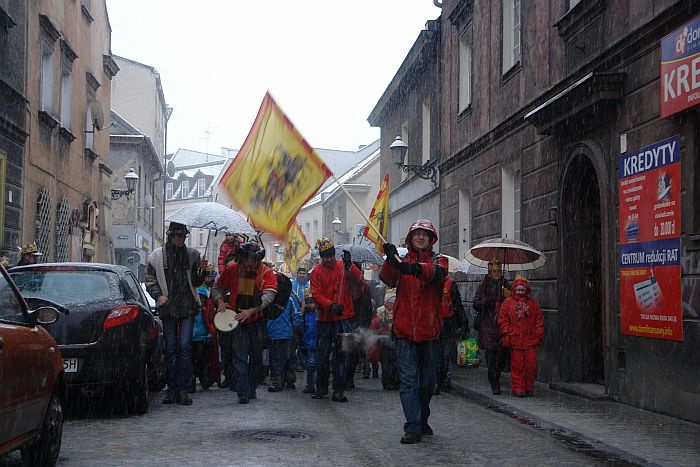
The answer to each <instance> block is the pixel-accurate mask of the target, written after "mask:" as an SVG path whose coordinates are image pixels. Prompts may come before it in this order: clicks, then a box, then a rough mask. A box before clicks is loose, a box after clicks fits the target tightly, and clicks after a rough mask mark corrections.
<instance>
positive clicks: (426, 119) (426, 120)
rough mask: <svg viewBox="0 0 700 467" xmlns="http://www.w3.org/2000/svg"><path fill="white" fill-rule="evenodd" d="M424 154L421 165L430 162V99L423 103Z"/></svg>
mask: <svg viewBox="0 0 700 467" xmlns="http://www.w3.org/2000/svg"><path fill="white" fill-rule="evenodd" d="M422 136H423V148H422V149H423V152H422V154H421V163H423V164H425V163H426V162H428V161H429V160H430V99H429V98H428V99H426V100H424V101H423V132H422Z"/></svg>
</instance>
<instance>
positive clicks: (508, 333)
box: [498, 275, 544, 397]
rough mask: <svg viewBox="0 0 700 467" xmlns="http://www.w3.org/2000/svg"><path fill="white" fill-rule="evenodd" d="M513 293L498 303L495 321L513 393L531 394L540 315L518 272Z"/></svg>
mask: <svg viewBox="0 0 700 467" xmlns="http://www.w3.org/2000/svg"><path fill="white" fill-rule="evenodd" d="M511 290H512V291H513V294H512V296H511V297H510V298H507V299H506V300H505V301H504V302H503V304H502V305H501V311H500V313H499V315H498V325H499V327H500V330H501V336H502V341H501V343H502V344H503V346H504V347H509V348H510V378H511V388H512V392H513V396H515V397H527V396H532V395H533V392H532V390H533V388H534V386H535V379H537V347H538V346H539V345H540V342H542V338H543V337H544V316H543V315H542V310H541V309H540V306H539V305H538V304H537V302H536V301H535V299H534V298H531V297H530V284H528V282H527V279H526V278H525V277H524V276H522V275H518V276H516V278H515V282H513V287H512V289H511Z"/></svg>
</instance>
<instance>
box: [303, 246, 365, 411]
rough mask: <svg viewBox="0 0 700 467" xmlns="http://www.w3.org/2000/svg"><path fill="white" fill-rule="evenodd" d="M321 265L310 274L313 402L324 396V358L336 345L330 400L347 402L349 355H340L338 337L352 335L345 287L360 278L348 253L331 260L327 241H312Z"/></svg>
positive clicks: (349, 299) (331, 248) (326, 374)
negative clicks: (313, 324)
mask: <svg viewBox="0 0 700 467" xmlns="http://www.w3.org/2000/svg"><path fill="white" fill-rule="evenodd" d="M316 246H317V247H318V252H319V255H320V256H321V264H319V265H318V266H316V267H315V268H314V269H313V271H311V295H312V296H313V298H314V301H315V302H316V320H317V327H316V332H317V337H316V370H317V372H316V373H317V381H316V392H315V393H314V395H313V396H311V397H313V398H314V399H321V398H322V397H323V396H325V395H326V394H328V377H329V368H328V356H329V355H330V353H331V346H333V345H336V351H335V352H333V355H334V357H333V358H334V365H333V367H334V373H333V397H332V400H333V401H335V402H347V401H348V398H347V397H346V396H345V394H344V392H345V385H346V382H347V381H346V379H347V365H348V363H349V361H348V360H349V357H350V354H349V353H347V352H340V351H339V350H340V349H339V347H340V346H338V345H337V339H338V334H345V333H350V332H352V328H351V325H350V321H349V319H350V318H352V317H353V316H355V309H354V307H353V303H352V295H351V293H350V289H349V286H351V285H352V283H353V282H354V283H358V282H359V281H361V280H363V279H362V272H360V270H359V269H357V267H356V266H355V265H353V264H352V258H351V257H350V252H349V251H346V250H344V251H343V259H342V260H340V259H335V246H334V245H333V242H331V241H330V240H329V239H328V238H325V237H324V238H321V239H320V240H318V241H317V242H316Z"/></svg>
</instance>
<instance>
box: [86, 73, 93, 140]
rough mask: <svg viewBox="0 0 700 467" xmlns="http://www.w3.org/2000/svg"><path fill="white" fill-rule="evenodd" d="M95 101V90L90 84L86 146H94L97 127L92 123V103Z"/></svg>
mask: <svg viewBox="0 0 700 467" xmlns="http://www.w3.org/2000/svg"><path fill="white" fill-rule="evenodd" d="M94 102H95V91H94V90H93V89H92V87H91V86H90V85H88V90H87V111H86V112H85V147H86V148H87V149H90V150H92V149H93V148H94V140H95V138H94V137H95V127H94V126H93V124H92V104H93V103H94Z"/></svg>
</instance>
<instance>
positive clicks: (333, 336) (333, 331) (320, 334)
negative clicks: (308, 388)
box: [316, 319, 352, 392]
mask: <svg viewBox="0 0 700 467" xmlns="http://www.w3.org/2000/svg"><path fill="white" fill-rule="evenodd" d="M341 332H352V327H351V326H350V321H349V320H347V319H343V320H340V321H318V322H317V323H316V333H317V334H316V370H317V375H318V381H317V383H316V384H317V386H316V388H317V390H319V392H326V391H327V390H328V377H329V372H330V371H329V368H328V355H329V354H330V353H331V349H335V351H334V352H333V358H334V368H333V391H335V392H340V391H344V390H345V384H346V376H347V367H348V360H349V357H350V354H348V353H340V352H338V346H337V336H338V333H341Z"/></svg>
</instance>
